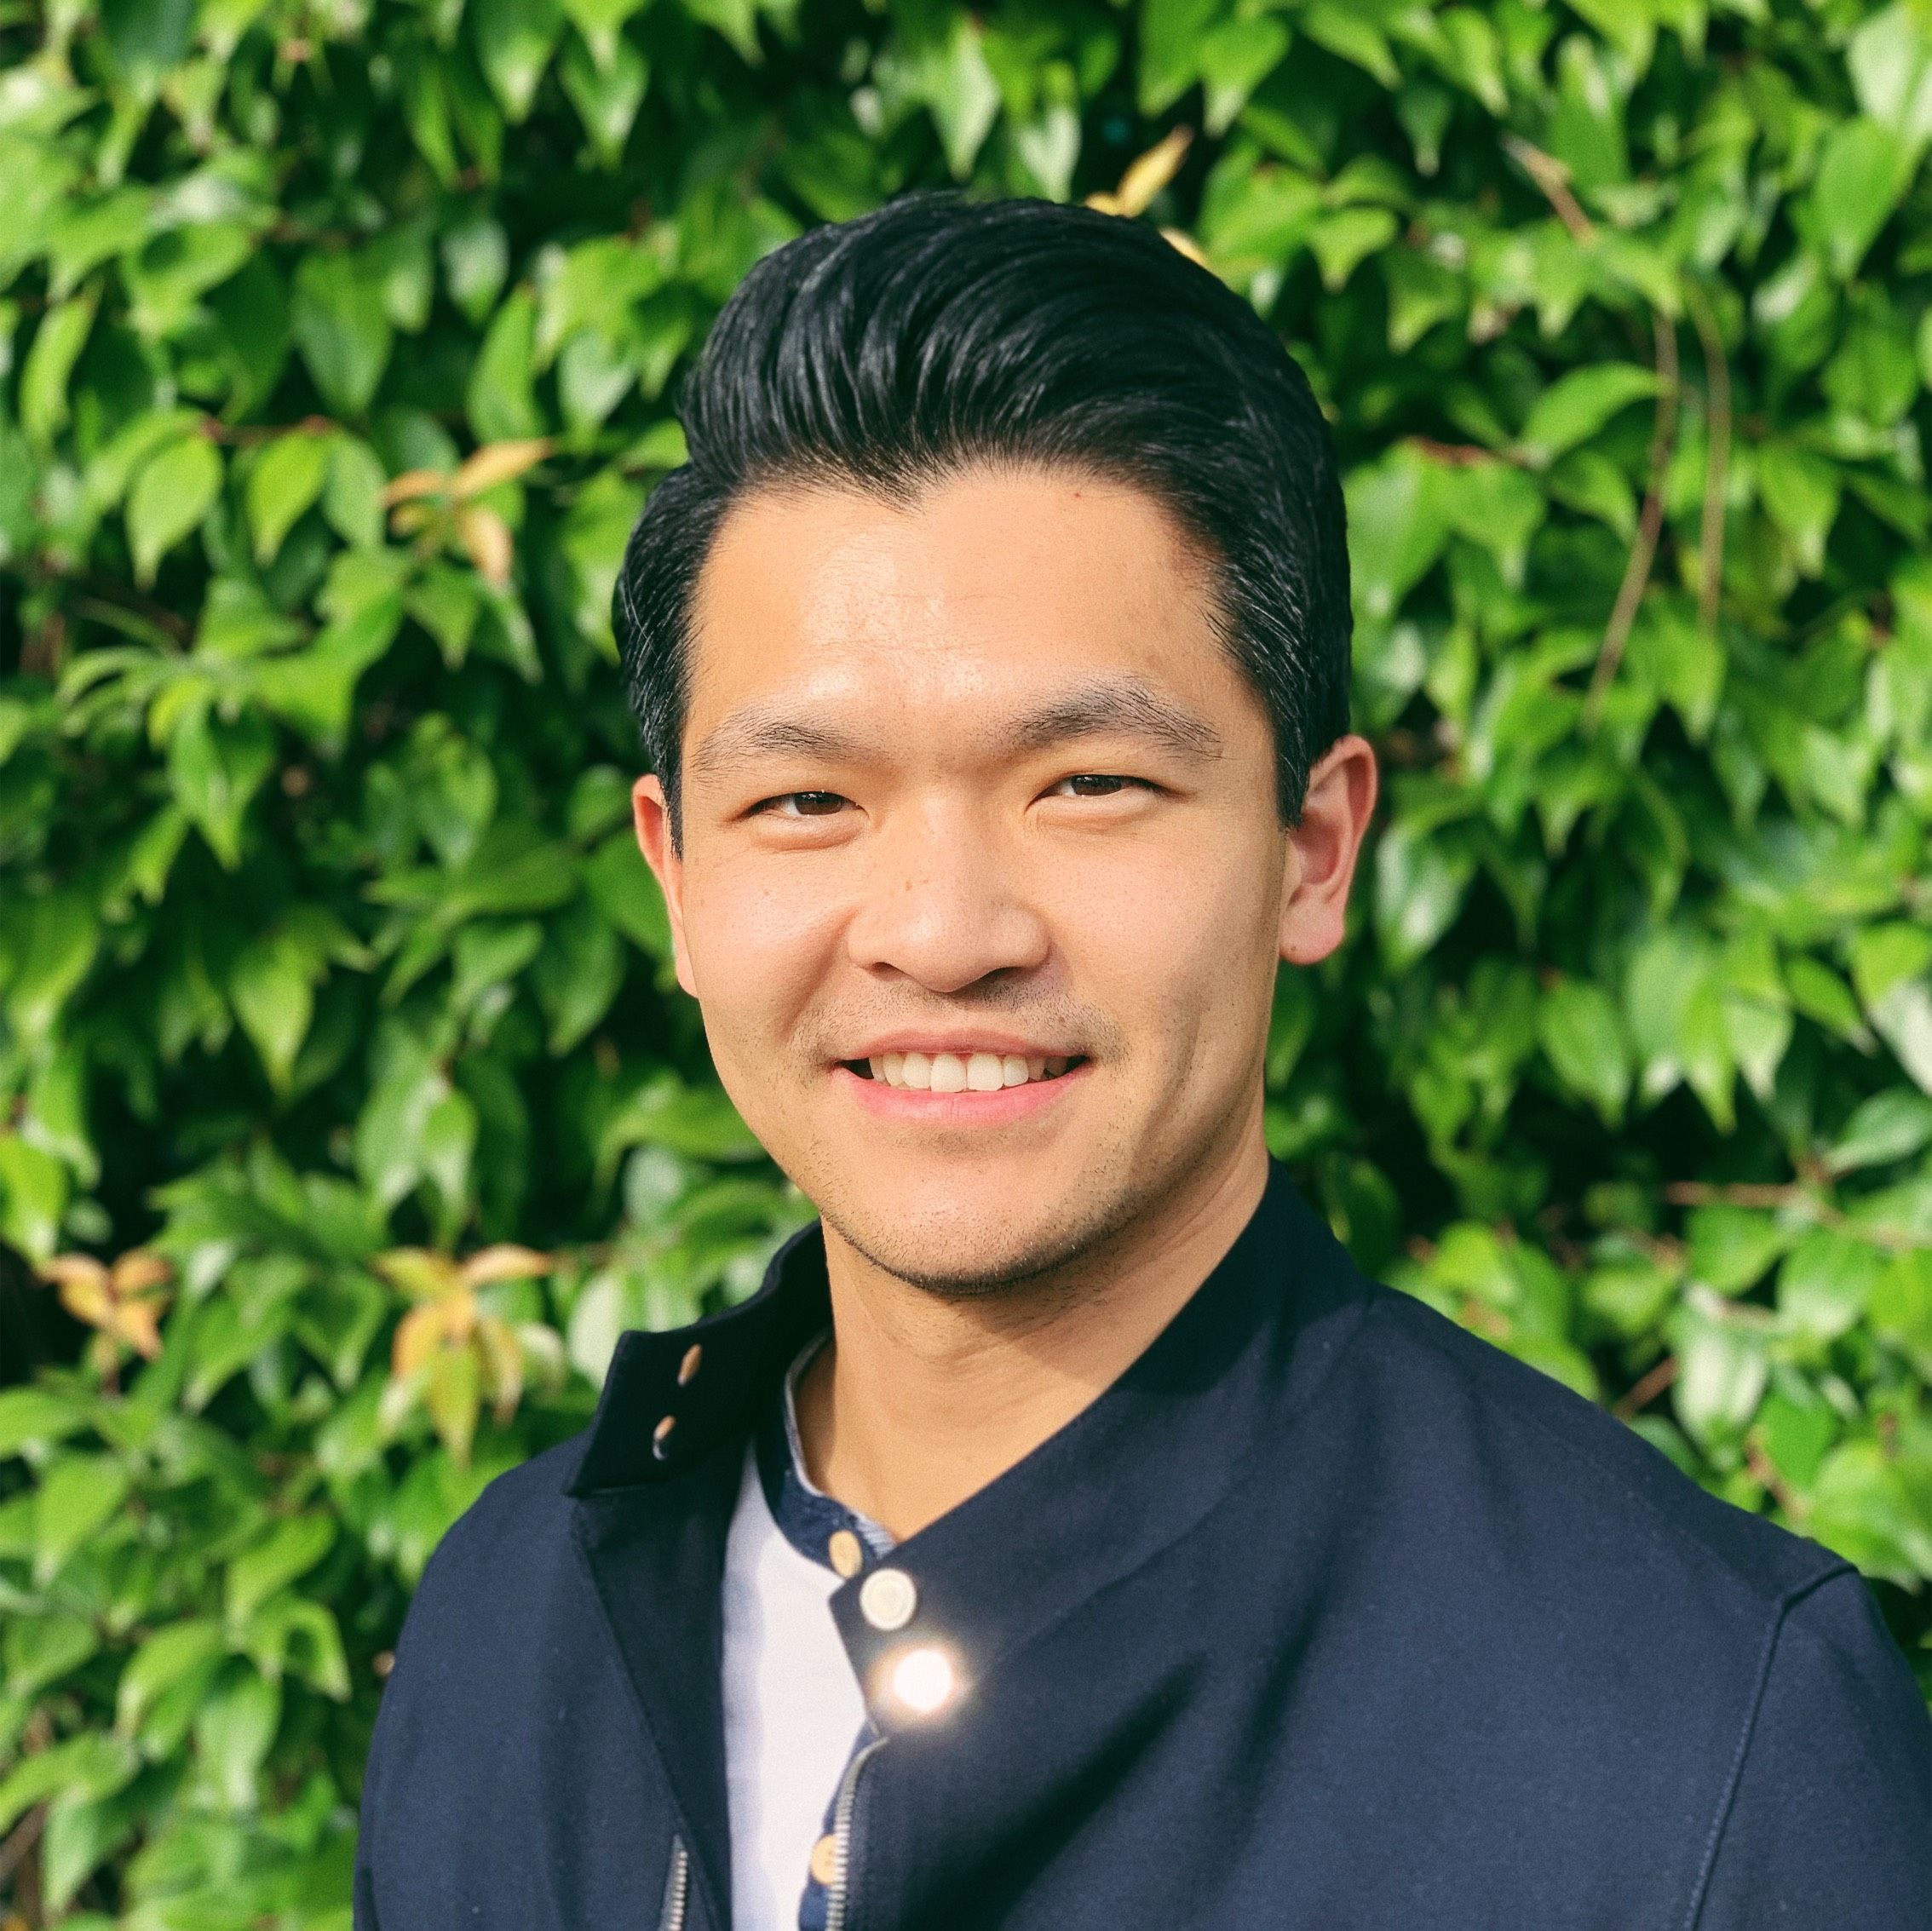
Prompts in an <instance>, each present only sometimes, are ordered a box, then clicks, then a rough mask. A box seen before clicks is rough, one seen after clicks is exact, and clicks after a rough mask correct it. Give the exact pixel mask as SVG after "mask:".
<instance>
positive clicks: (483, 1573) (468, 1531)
mask: <svg viewBox="0 0 1932 1931" xmlns="http://www.w3.org/2000/svg"><path fill="white" fill-rule="evenodd" d="M583 1443H584V1432H583V1431H581V1430H580V1431H579V1432H578V1434H574V1435H572V1436H570V1437H569V1438H568V1439H567V1440H563V1441H561V1442H558V1443H557V1444H555V1445H554V1446H553V1447H550V1448H546V1449H544V1450H543V1451H540V1452H539V1453H538V1454H536V1455H533V1456H532V1457H530V1458H529V1460H527V1461H525V1462H520V1463H517V1464H516V1465H515V1467H513V1468H506V1469H504V1470H503V1471H502V1472H501V1473H500V1474H496V1475H493V1476H492V1477H491V1479H490V1480H489V1481H487V1482H486V1484H485V1485H484V1486H483V1488H482V1490H481V1491H480V1493H479V1494H478V1495H477V1497H476V1498H475V1500H474V1501H473V1502H472V1503H470V1504H469V1507H468V1508H466V1509H464V1510H463V1513H462V1514H460V1515H458V1516H457V1519H456V1520H455V1521H454V1522H452V1523H451V1525H450V1526H449V1527H448V1528H447V1529H446V1531H445V1532H444V1533H443V1536H442V1538H441V1539H440V1541H439V1542H438V1543H437V1544H436V1546H435V1548H434V1550H432V1551H431V1553H430V1556H429V1560H428V1562H427V1563H426V1564H425V1565H424V1566H423V1574H422V1576H421V1577H420V1578H419V1579H418V1580H417V1585H416V1589H415V1593H414V1595H413V1596H412V1598H411V1603H410V1607H409V1612H408V1617H407V1619H406V1621H405V1624H404V1630H403V1639H402V1642H401V1643H399V1645H398V1651H397V1653H398V1658H399V1660H400V1657H401V1653H402V1647H403V1644H404V1643H409V1642H413V1641H419V1640H421V1639H422V1638H423V1636H424V1635H426V1634H427V1633H428V1631H429V1630H430V1629H433V1628H434V1629H439V1630H440V1631H441V1632H442V1633H445V1634H451V1633H455V1632H456V1631H457V1630H458V1629H460V1630H461V1631H462V1632H463V1634H464V1635H465V1636H466V1638H468V1637H470V1636H474V1635H478V1634H480V1633H483V1631H484V1630H485V1629H487V1627H488V1626H490V1625H492V1624H514V1623H515V1620H516V1618H518V1617H520V1616H522V1615H526V1614H527V1613H528V1611H529V1608H530V1606H531V1602H532V1598H533V1597H535V1596H538V1595H542V1594H543V1593H544V1592H546V1591H547V1590H549V1589H554V1588H555V1586H556V1583H557V1582H558V1581H559V1579H560V1578H561V1577H562V1576H563V1575H564V1574H565V1573H566V1572H567V1570H568V1567H569V1566H570V1565H571V1564H572V1562H573V1561H574V1560H575V1557H574V1554H573V1551H572V1545H571V1509H570V1497H569V1496H568V1495H567V1494H566V1492H565V1485H566V1483H567V1482H568V1481H569V1480H570V1477H571V1473H572V1470H573V1469H574V1468H575V1467H576V1465H577V1460H578V1456H579V1455H580V1454H581V1453H582V1451H583Z"/></svg>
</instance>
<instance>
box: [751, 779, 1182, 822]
mask: <svg viewBox="0 0 1932 1931" xmlns="http://www.w3.org/2000/svg"><path fill="white" fill-rule="evenodd" d="M1095 778H1097V779H1100V780H1101V783H1102V784H1118V785H1120V786H1122V787H1129V786H1132V787H1135V788H1137V789H1138V790H1143V791H1153V790H1158V789H1159V786H1157V785H1155V784H1152V783H1150V782H1149V781H1148V780H1147V779H1145V778H1129V777H1125V776H1124V775H1123V774H1121V773H1118V772H1113V771H1074V772H1069V773H1067V776H1066V777H1064V778H1062V779H1058V780H1056V785H1055V788H1057V785H1059V784H1079V783H1080V782H1081V781H1082V780H1083V779H1095ZM1076 795H1077V796H1085V797H1117V796H1119V794H1118V792H1115V791H1100V792H1095V791H1088V792H1084V793H1079V794H1076ZM839 796H841V794H840V793H838V792H837V791H779V792H776V793H774V794H773V796H770V797H768V798H761V799H760V800H759V801H758V802H757V803H756V804H755V805H753V806H752V807H751V810H750V813H749V814H748V815H749V816H751V817H754V818H756V817H758V816H760V815H762V814H764V815H773V816H778V817H791V818H798V819H805V818H812V817H820V818H831V817H833V816H835V815H836V814H835V813H831V812H818V813H813V812H789V813H772V810H771V807H773V805H780V804H783V803H784V802H785V801H786V800H787V799H788V798H837V797H839Z"/></svg>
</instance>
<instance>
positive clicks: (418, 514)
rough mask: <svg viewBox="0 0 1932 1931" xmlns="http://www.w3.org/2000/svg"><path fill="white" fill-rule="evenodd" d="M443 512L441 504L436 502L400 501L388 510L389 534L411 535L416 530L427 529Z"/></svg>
mask: <svg viewBox="0 0 1932 1931" xmlns="http://www.w3.org/2000/svg"><path fill="white" fill-rule="evenodd" d="M442 514H445V512H444V510H443V509H442V506H441V505H440V504H438V503H398V504H397V505H396V507H395V508H394V509H392V510H391V511H390V512H389V534H390V535H391V536H392V537H413V536H414V535H415V534H416V532H417V531H418V530H427V529H428V527H429V526H430V525H431V524H432V523H434V521H435V520H436V519H437V518H438V517H439V516H441V515H442Z"/></svg>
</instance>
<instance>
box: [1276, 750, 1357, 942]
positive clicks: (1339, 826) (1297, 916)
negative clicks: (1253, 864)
mask: <svg viewBox="0 0 1932 1931" xmlns="http://www.w3.org/2000/svg"><path fill="white" fill-rule="evenodd" d="M1379 789H1380V780H1379V777H1378V774H1377V768H1376V762H1375V751H1374V749H1373V747H1372V746H1371V744H1369V741H1368V739H1367V738H1362V737H1358V736H1356V735H1355V734H1354V733H1352V732H1351V733H1349V734H1348V736H1347V737H1344V738H1337V740H1336V742H1335V743H1334V744H1331V746H1330V747H1329V749H1328V750H1327V751H1326V752H1325V754H1324V755H1323V756H1322V757H1321V759H1320V761H1319V762H1317V764H1316V765H1315V767H1314V770H1312V771H1311V772H1310V773H1308V796H1307V797H1306V799H1305V800H1304V801H1303V802H1302V819H1301V823H1300V824H1298V825H1293V826H1291V827H1290V828H1289V830H1288V832H1287V835H1286V837H1287V850H1286V853H1285V857H1284V861H1283V862H1284V865H1285V873H1284V876H1283V878H1282V893H1281V935H1280V943H1281V957H1283V958H1284V959H1285V960H1286V961H1287V963H1289V964H1291V965H1313V964H1314V963H1315V962H1316V961H1317V960H1318V959H1325V958H1326V957H1328V955H1329V954H1330V953H1331V952H1332V951H1334V950H1335V948H1336V947H1337V945H1340V944H1341V943H1342V940H1343V936H1344V934H1345V933H1346V931H1347V925H1348V888H1349V886H1350V885H1351V884H1352V883H1353V882H1354V876H1355V861H1356V859H1358V858H1360V855H1361V848H1362V838H1363V835H1364V834H1365V833H1366V831H1367V830H1368V826H1369V820H1370V819H1371V817H1373V816H1374V813H1375V801H1376V796H1377V791H1378V790H1379Z"/></svg>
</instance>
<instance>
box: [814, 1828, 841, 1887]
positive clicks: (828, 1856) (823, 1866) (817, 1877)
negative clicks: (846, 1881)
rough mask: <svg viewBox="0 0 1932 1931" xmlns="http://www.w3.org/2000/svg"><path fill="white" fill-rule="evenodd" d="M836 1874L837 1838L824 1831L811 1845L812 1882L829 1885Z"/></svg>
mask: <svg viewBox="0 0 1932 1931" xmlns="http://www.w3.org/2000/svg"><path fill="white" fill-rule="evenodd" d="M836 1876H838V1839H837V1837H835V1836H833V1835H832V1834H831V1831H829V1830H828V1831H826V1832H825V1836H822V1837H820V1838H819V1841H818V1842H817V1843H815V1844H814V1845H813V1847H812V1877H813V1880H814V1882H816V1883H819V1884H827V1885H829V1884H830V1883H831V1881H832V1879H833V1878H835V1877H836Z"/></svg>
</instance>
